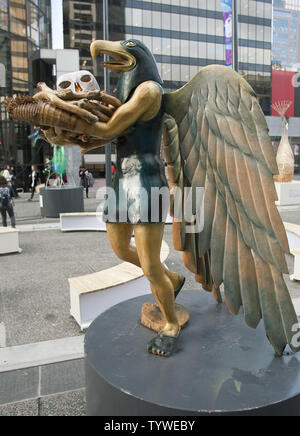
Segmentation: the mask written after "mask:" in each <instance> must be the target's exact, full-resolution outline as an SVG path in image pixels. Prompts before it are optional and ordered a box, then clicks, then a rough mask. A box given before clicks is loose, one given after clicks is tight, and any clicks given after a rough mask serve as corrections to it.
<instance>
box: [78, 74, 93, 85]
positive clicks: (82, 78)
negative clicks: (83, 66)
mask: <svg viewBox="0 0 300 436" xmlns="http://www.w3.org/2000/svg"><path fill="white" fill-rule="evenodd" d="M80 80H81V82H84V83H89V82H90V81H91V80H92V78H91V76H89V75H88V74H85V75H84V76H82V77H81V79H80Z"/></svg>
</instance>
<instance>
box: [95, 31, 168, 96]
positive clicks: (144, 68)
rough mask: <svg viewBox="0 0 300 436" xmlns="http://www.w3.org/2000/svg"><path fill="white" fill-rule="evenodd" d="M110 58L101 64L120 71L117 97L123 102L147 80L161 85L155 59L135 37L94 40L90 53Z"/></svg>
mask: <svg viewBox="0 0 300 436" xmlns="http://www.w3.org/2000/svg"><path fill="white" fill-rule="evenodd" d="M100 53H101V54H104V55H107V56H109V57H110V58H112V60H109V61H107V62H103V66H104V67H105V68H108V69H110V70H112V71H116V72H118V73H120V75H121V76H120V79H119V83H118V90H117V97H118V98H119V100H121V101H122V103H125V102H126V101H127V100H128V99H129V98H130V97H131V95H132V93H133V91H134V90H135V89H136V88H137V86H139V85H140V84H141V83H143V82H146V81H148V80H152V81H154V82H157V83H159V84H160V85H163V81H162V78H161V76H160V73H159V71H158V68H157V64H156V61H155V59H154V56H153V54H152V53H151V51H150V50H149V49H148V47H146V45H145V44H144V43H143V42H141V41H138V40H136V39H128V40H126V41H94V42H93V43H92V45H91V54H92V57H93V59H95V58H96V57H97V56H98V55H99V54H100Z"/></svg>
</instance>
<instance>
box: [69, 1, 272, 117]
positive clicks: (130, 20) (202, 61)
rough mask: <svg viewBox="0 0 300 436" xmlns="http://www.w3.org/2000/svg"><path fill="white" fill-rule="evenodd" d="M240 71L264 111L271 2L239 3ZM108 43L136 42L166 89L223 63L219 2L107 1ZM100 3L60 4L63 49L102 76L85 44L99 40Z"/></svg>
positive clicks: (268, 80)
mask: <svg viewBox="0 0 300 436" xmlns="http://www.w3.org/2000/svg"><path fill="white" fill-rule="evenodd" d="M237 3H238V16H239V23H238V29H239V61H240V62H239V70H240V73H241V74H242V75H244V77H245V78H246V79H247V80H248V81H249V82H250V83H251V85H252V86H253V87H254V89H255V91H256V92H257V94H258V96H259V98H260V100H261V103H262V106H263V107H264V109H265V112H266V113H269V107H270V95H271V51H272V0H248V1H245V0H238V2H237ZM109 13H110V16H109V22H110V39H112V40H118V39H127V38H136V39H140V40H142V41H143V42H145V44H146V45H147V46H148V47H149V48H150V49H151V50H152V52H153V54H154V55H155V57H156V60H157V62H158V66H159V69H160V71H161V74H162V77H163V79H164V81H165V87H166V88H167V89H169V90H173V89H177V88H179V87H180V86H182V85H184V84H185V83H186V82H187V81H189V80H190V79H191V78H192V77H193V76H194V75H195V74H196V73H197V72H198V71H199V69H200V68H201V67H204V66H206V65H210V64H221V65H224V64H225V45H224V25H223V16H222V7H221V1H220V0H162V1H157V0H152V1H148V0H121V1H120V0H119V1H116V0H110V1H109ZM102 15H103V14H102V1H93V0H89V1H87V0H84V1H64V17H65V18H64V21H65V48H73V47H77V48H79V49H80V50H81V53H82V67H87V68H90V69H91V70H93V71H94V72H95V74H96V76H98V77H101V72H102V68H101V66H100V65H99V63H97V62H96V63H94V64H92V61H91V58H90V54H89V44H90V42H91V41H92V39H94V38H102Z"/></svg>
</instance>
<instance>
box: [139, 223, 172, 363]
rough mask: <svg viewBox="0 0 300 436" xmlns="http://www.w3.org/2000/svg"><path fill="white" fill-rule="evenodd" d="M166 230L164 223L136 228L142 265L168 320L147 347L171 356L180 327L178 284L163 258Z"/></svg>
mask: <svg viewBox="0 0 300 436" xmlns="http://www.w3.org/2000/svg"><path fill="white" fill-rule="evenodd" d="M163 232H164V225H163V224H145V225H143V224H140V225H136V226H135V227H134V234H135V242H136V248H137V254H138V257H139V260H140V264H141V267H142V269H143V272H144V274H145V276H146V277H147V278H148V280H149V281H150V283H151V287H152V289H153V295H154V298H155V300H156V302H157V305H158V306H159V308H160V310H161V312H162V314H163V315H164V318H165V320H166V323H165V326H164V328H163V329H162V331H161V333H160V335H159V336H157V337H155V338H154V339H153V340H152V341H151V342H150V343H149V344H148V347H147V348H148V351H149V352H150V353H152V354H157V355H160V356H166V357H167V356H170V355H171V354H172V353H173V351H174V350H175V346H176V340H177V338H178V336H179V333H180V326H179V323H178V319H177V316H176V312H175V296H174V285H173V283H172V281H171V280H170V278H169V276H168V274H167V270H166V268H165V267H164V266H163V265H162V263H161V261H160V251H161V244H162V239H163Z"/></svg>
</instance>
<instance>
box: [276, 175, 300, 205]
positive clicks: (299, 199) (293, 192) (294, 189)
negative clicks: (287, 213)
mask: <svg viewBox="0 0 300 436" xmlns="http://www.w3.org/2000/svg"><path fill="white" fill-rule="evenodd" d="M275 187H276V191H277V195H278V201H276V204H277V206H290V205H300V181H297V180H293V181H292V182H291V183H277V182H275Z"/></svg>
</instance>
